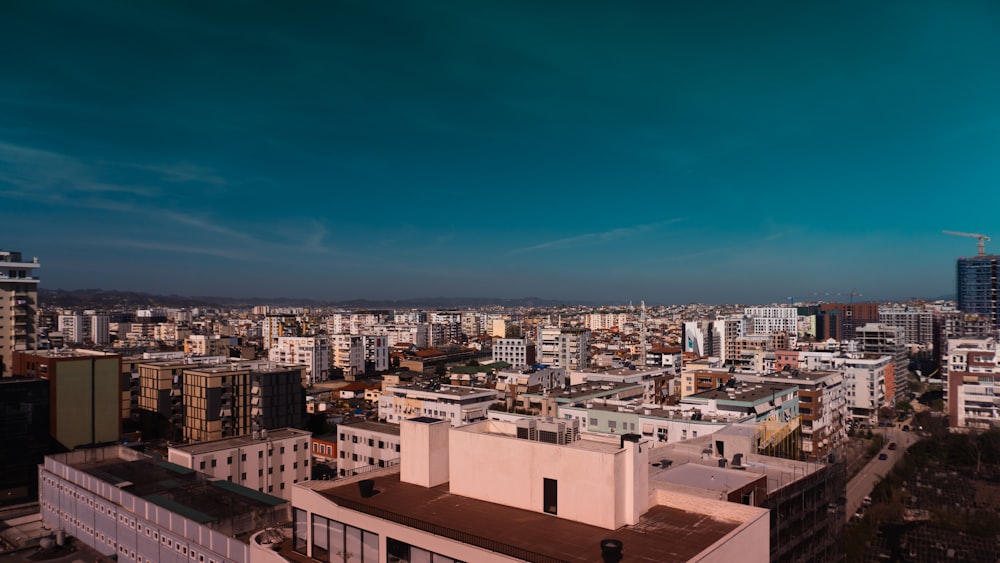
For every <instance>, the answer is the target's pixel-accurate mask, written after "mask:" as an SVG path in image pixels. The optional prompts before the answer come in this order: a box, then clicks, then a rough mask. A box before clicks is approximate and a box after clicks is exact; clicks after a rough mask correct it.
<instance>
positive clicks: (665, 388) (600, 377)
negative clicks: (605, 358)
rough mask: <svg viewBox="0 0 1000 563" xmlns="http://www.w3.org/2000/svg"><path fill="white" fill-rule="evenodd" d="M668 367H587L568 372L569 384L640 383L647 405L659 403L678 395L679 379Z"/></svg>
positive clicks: (643, 398)
mask: <svg viewBox="0 0 1000 563" xmlns="http://www.w3.org/2000/svg"><path fill="white" fill-rule="evenodd" d="M673 371H674V370H673V369H672V368H670V367H650V366H646V367H642V366H631V367H627V368H611V369H600V370H598V369H587V370H574V371H571V372H569V380H570V384H571V385H581V384H584V383H602V382H611V383H630V384H638V385H642V400H643V402H644V403H646V404H649V405H659V404H662V403H665V402H668V401H669V400H670V399H671V398H672V397H676V396H678V387H679V383H680V380H679V378H677V376H675V375H674V373H673Z"/></svg>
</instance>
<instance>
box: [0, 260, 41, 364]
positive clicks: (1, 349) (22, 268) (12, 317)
mask: <svg viewBox="0 0 1000 563" xmlns="http://www.w3.org/2000/svg"><path fill="white" fill-rule="evenodd" d="M35 268H38V259H37V258H35V259H34V260H32V261H31V262H25V261H24V260H23V259H22V258H21V253H20V252H12V251H5V250H0V375H2V376H4V377H9V376H10V374H11V369H12V366H13V356H14V350H18V351H22V352H24V351H28V350H35V349H36V348H37V346H38V336H37V335H36V332H37V329H36V327H35V318H36V317H37V316H38V278H37V277H35V275H34V270H35Z"/></svg>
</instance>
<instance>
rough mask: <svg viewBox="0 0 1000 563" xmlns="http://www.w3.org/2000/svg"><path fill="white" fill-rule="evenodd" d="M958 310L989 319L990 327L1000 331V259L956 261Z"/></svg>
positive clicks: (973, 258) (977, 257) (972, 258)
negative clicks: (999, 321) (999, 282)
mask: <svg viewBox="0 0 1000 563" xmlns="http://www.w3.org/2000/svg"><path fill="white" fill-rule="evenodd" d="M957 266H958V276H957V278H956V281H957V284H956V285H957V288H956V289H957V290H956V294H957V295H958V310H959V311H962V312H963V313H976V314H979V315H983V316H985V317H986V318H988V319H989V323H990V328H992V329H994V330H996V329H997V328H1000V323H998V319H1000V296H998V287H1000V284H998V281H1000V256H998V255H996V254H989V255H986V256H973V257H969V258H959V259H958V262H957Z"/></svg>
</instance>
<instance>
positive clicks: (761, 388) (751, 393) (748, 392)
mask: <svg viewBox="0 0 1000 563" xmlns="http://www.w3.org/2000/svg"><path fill="white" fill-rule="evenodd" d="M795 387H798V386H797V385H795V384H793V383H777V382H765V383H738V384H737V385H736V387H733V388H729V387H727V388H725V389H722V390H719V389H711V390H709V391H702V392H701V393H695V394H694V395H688V396H687V397H684V399H682V402H683V401H685V400H689V399H702V400H716V401H730V402H733V401H736V402H741V403H756V402H759V401H762V400H764V399H770V398H771V397H773V396H775V395H777V394H783V393H785V392H787V391H788V390H789V389H793V388H795ZM737 392H738V393H737Z"/></svg>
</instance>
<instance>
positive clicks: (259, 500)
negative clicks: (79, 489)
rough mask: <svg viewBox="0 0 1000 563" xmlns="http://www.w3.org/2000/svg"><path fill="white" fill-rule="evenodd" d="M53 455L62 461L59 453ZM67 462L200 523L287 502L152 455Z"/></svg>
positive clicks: (55, 458) (228, 518) (224, 518)
mask: <svg viewBox="0 0 1000 563" xmlns="http://www.w3.org/2000/svg"><path fill="white" fill-rule="evenodd" d="M70 455H71V454H70ZM52 457H53V459H54V460H56V461H59V462H60V463H65V462H63V461H62V460H61V459H60V456H52ZM69 465H71V466H72V467H74V468H76V469H77V470H79V471H82V472H84V473H87V474H88V475H92V476H93V477H95V478H97V479H100V480H101V481H104V482H106V483H110V484H112V485H114V486H116V487H118V488H120V489H122V490H124V491H127V492H129V493H131V494H133V495H135V496H138V497H140V498H142V499H143V500H146V501H148V502H151V503H153V504H156V505H159V506H162V507H164V508H166V509H168V510H170V511H172V512H175V513H177V514H179V515H181V516H184V517H185V518H190V519H191V520H194V521H195V522H198V523H199V524H209V523H211V522H216V521H228V520H232V519H233V517H236V516H241V515H244V514H252V513H254V512H257V511H261V510H270V509H272V508H274V507H276V506H280V505H282V504H285V503H287V502H288V501H286V500H284V499H280V498H278V497H275V496H271V495H268V494H264V493H261V492H258V491H254V490H252V489H248V488H246V487H241V486H239V485H235V484H233V483H230V482H229V481H216V480H209V479H207V478H206V476H205V475H203V474H200V473H198V472H196V471H194V470H192V469H188V468H186V467H181V466H180V465H176V464H173V463H169V462H165V461H155V460H153V459H152V458H144V459H138V460H126V459H122V458H120V457H117V456H109V457H104V458H103V459H99V460H96V461H85V462H78V463H69Z"/></svg>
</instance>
